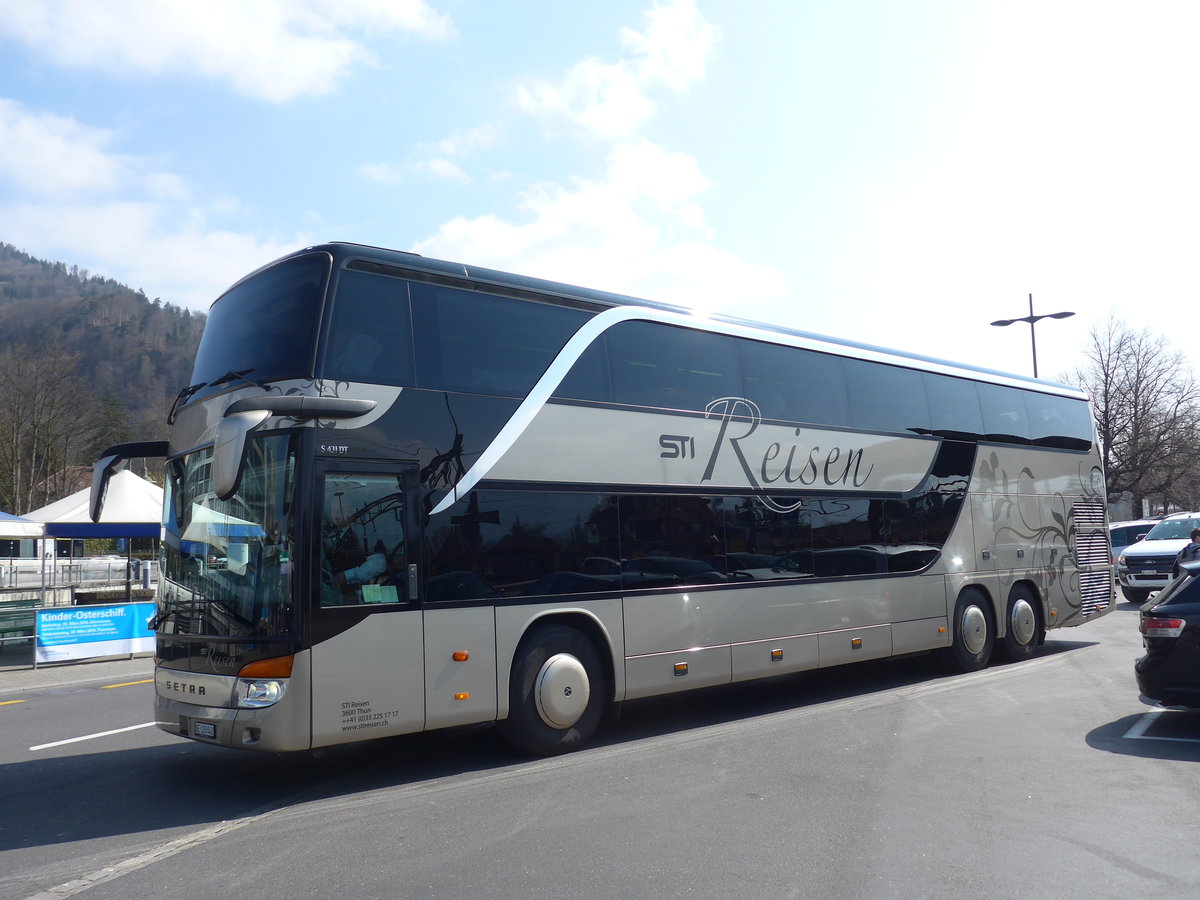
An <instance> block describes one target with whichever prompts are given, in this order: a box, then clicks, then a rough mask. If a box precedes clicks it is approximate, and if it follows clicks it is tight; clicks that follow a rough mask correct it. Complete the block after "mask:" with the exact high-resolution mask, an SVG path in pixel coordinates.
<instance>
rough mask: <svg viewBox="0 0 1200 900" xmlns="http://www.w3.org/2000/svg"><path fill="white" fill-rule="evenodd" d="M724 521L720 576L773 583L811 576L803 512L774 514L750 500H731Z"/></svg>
mask: <svg viewBox="0 0 1200 900" xmlns="http://www.w3.org/2000/svg"><path fill="white" fill-rule="evenodd" d="M727 505H728V506H730V507H732V509H731V511H730V513H729V514H727V515H726V518H725V550H726V562H725V566H724V568H721V571H722V572H726V573H727V574H731V575H734V576H735V577H736V576H740V577H743V578H753V579H756V580H760V579H774V578H794V577H803V576H811V575H812V574H813V551H812V522H811V521H810V516H809V514H808V512H807V511H806V510H803V509H797V510H793V511H791V512H777V511H775V510H771V509H767V508H765V507H764V506H763V505H762V504H761V503H760V502H759V501H757V500H754V499H752V498H749V497H740V498H732V499H730V500H728V501H727Z"/></svg>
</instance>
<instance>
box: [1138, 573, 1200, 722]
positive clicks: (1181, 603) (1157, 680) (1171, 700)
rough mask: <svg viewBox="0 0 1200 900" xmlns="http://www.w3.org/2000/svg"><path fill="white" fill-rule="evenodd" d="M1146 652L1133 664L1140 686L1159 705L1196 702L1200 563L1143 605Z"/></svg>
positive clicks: (1199, 691) (1199, 696) (1199, 688)
mask: <svg viewBox="0 0 1200 900" xmlns="http://www.w3.org/2000/svg"><path fill="white" fill-rule="evenodd" d="M1140 615H1141V623H1140V626H1139V627H1140V630H1141V632H1142V646H1143V647H1144V648H1145V650H1146V655H1145V656H1143V657H1141V658H1140V659H1138V660H1137V661H1136V662H1134V664H1133V671H1134V674H1135V675H1136V676H1137V683H1138V690H1139V691H1141V694H1142V696H1143V697H1144V698H1146V699H1148V700H1152V701H1154V702H1155V703H1157V704H1159V705H1161V706H1171V707H1184V708H1187V709H1198V708H1200V563H1185V564H1184V566H1183V573H1182V574H1181V575H1180V576H1179V577H1178V578H1176V579H1175V580H1174V581H1172V582H1171V583H1170V584H1169V585H1168V586H1167V587H1166V588H1165V589H1164V590H1163V591H1162V593H1160V594H1159V595H1158V596H1157V597H1155V598H1154V599H1153V600H1152V601H1150V602H1149V603H1147V604H1146V605H1145V606H1143V607H1142V609H1141V613H1140Z"/></svg>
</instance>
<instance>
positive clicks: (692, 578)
mask: <svg viewBox="0 0 1200 900" xmlns="http://www.w3.org/2000/svg"><path fill="white" fill-rule="evenodd" d="M727 502H729V503H730V508H732V501H727V499H726V498H721V497H674V496H670V497H622V498H621V501H620V517H621V557H622V560H621V571H622V573H623V575H624V583H625V586H626V587H629V588H651V587H675V586H683V585H693V584H720V583H723V582H724V581H726V577H725V576H724V575H723V574H722V573H721V572H720V571H718V568H717V567H718V566H719V565H720V562H719V560H720V558H721V557H723V556H724V555H725V526H724V520H725V514H726V511H727V507H726V503H727Z"/></svg>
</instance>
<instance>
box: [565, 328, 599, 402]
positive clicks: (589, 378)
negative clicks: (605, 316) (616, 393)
mask: <svg viewBox="0 0 1200 900" xmlns="http://www.w3.org/2000/svg"><path fill="white" fill-rule="evenodd" d="M605 342H606V338H605V336H604V335H600V337H598V338H596V340H594V341H593V342H592V343H591V344H590V345H589V346H588V348H587V349H586V350H584V351H583V353H582V354H581V355H580V357H579V359H577V360H576V361H575V365H573V366H572V367H571V371H570V372H568V373H567V377H566V378H564V379H563V380H562V383H561V384H559V386H558V389H557V390H555V392H554V396H555V397H570V398H571V399H573V400H596V401H599V402H602V403H603V402H607V401H609V400H612V383H611V380H610V379H609V377H608V351H607V349H606V346H605Z"/></svg>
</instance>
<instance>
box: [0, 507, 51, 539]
mask: <svg viewBox="0 0 1200 900" xmlns="http://www.w3.org/2000/svg"><path fill="white" fill-rule="evenodd" d="M45 533H46V526H45V525H43V524H42V523H41V522H31V521H29V519H23V518H21V517H20V516H10V515H9V514H8V513H6V512H0V540H5V541H17V540H24V539H25V538H40V537H41V536H42V535H43V534H45Z"/></svg>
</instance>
